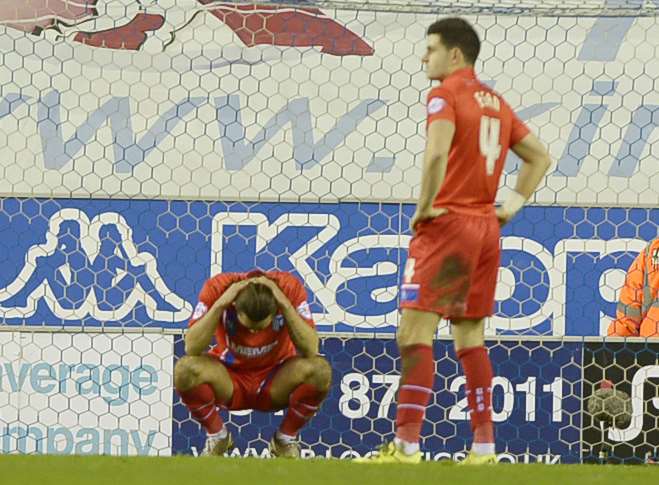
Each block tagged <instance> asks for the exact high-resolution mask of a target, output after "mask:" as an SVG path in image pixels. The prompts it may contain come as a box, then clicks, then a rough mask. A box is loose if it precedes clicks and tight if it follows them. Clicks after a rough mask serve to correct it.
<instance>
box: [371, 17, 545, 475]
mask: <svg viewBox="0 0 659 485" xmlns="http://www.w3.org/2000/svg"><path fill="white" fill-rule="evenodd" d="M479 51H480V40H479V38H478V35H477V33H476V31H475V30H474V28H473V27H472V26H471V25H470V24H469V23H468V22H466V21H465V20H463V19H460V18H447V19H443V20H440V21H438V22H435V23H434V24H433V25H431V26H430V28H429V29H428V32H427V48H426V53H425V55H424V57H423V60H422V61H423V64H425V66H426V74H427V76H428V78H429V79H430V80H438V81H441V85H440V86H437V87H434V88H433V89H431V90H430V93H429V95H428V102H427V124H426V130H427V141H426V149H425V156H424V162H423V173H422V175H421V192H420V195H419V201H418V204H417V208H416V213H415V214H414V217H413V219H412V223H411V226H412V231H413V233H414V236H413V238H412V240H411V242H410V248H409V255H408V259H407V265H406V267H405V271H404V275H403V282H402V285H401V293H400V301H401V307H402V309H403V311H402V316H401V322H400V326H399V328H398V335H397V340H398V347H399V349H400V355H401V363H402V375H401V379H400V388H399V391H398V408H397V412H396V438H395V439H394V441H393V442H391V443H385V444H384V445H383V446H382V448H381V449H380V454H379V455H377V456H374V457H371V458H370V459H361V460H359V461H360V462H367V463H418V462H419V461H420V460H421V453H420V451H419V435H420V432H421V425H422V423H423V419H424V414H425V410H426V406H427V405H428V402H429V401H430V398H431V396H432V394H433V382H434V377H435V376H434V373H435V362H434V359H433V352H432V343H433V337H434V335H435V332H436V331H437V325H438V324H439V321H440V318H441V317H444V318H446V319H448V320H449V321H450V322H451V331H452V334H453V339H454V342H455V351H456V353H457V357H458V360H459V361H460V365H461V366H462V370H463V372H464V374H465V377H466V395H467V403H468V405H469V410H470V418H471V427H472V430H473V433H474V442H473V446H472V448H471V451H470V453H469V455H468V457H467V458H466V459H465V461H463V462H462V463H464V464H485V463H494V462H495V447H494V427H493V424H492V365H491V363H490V358H489V355H488V353H487V349H486V348H485V340H484V328H485V326H484V319H485V317H488V316H490V315H492V313H493V311H494V295H495V288H496V283H497V274H498V270H499V252H500V250H499V239H500V233H499V227H500V225H503V224H505V223H507V222H508V221H510V219H512V218H513V217H514V215H515V214H516V213H517V212H518V211H519V210H520V209H521V208H522V206H523V205H524V203H525V202H526V200H527V199H528V198H529V197H531V195H532V194H533V192H534V191H535V190H536V188H537V187H538V185H539V183H540V181H541V180H542V179H543V178H544V175H545V173H546V172H547V170H548V168H549V166H550V165H551V160H550V158H549V155H548V153H547V151H546V150H545V148H544V147H543V146H542V145H541V144H540V142H539V141H538V139H537V138H536V137H535V136H534V135H533V134H531V133H530V132H529V130H528V128H527V127H526V126H525V125H524V123H522V121H520V119H519V118H518V117H517V116H516V115H515V113H514V112H513V110H512V109H511V108H510V106H508V104H507V103H506V102H505V100H504V99H503V98H502V97H501V96H500V95H499V94H498V93H496V92H495V91H493V90H492V89H490V88H489V87H488V86H487V85H485V84H483V83H481V82H480V81H479V80H478V79H477V78H476V74H475V73H474V62H475V61H476V58H477V57H478V53H479ZM509 147H510V148H512V150H513V151H514V152H515V153H516V154H517V155H518V156H519V157H520V158H521V159H522V160H523V161H524V163H523V165H522V168H521V170H520V172H519V175H518V176H517V184H516V187H515V190H514V191H513V192H512V195H511V196H510V197H509V199H508V200H506V202H505V203H504V204H503V207H501V208H499V209H496V210H495V207H494V202H495V196H496V193H497V188H498V185H499V178H500V176H501V172H502V170H503V166H504V163H505V160H506V154H507V152H508V148H509Z"/></svg>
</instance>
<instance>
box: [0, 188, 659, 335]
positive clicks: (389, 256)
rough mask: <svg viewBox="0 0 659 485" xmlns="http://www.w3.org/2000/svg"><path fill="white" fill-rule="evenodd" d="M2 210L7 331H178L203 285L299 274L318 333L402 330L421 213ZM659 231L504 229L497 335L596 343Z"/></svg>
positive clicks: (146, 204)
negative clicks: (414, 227)
mask: <svg viewBox="0 0 659 485" xmlns="http://www.w3.org/2000/svg"><path fill="white" fill-rule="evenodd" d="M1 202H2V204H1V209H0V230H2V234H3V238H2V241H1V242H0V268H1V269H0V322H2V323H6V324H20V325H57V326H101V325H102V326H125V327H136V326H137V327H150V326H154V327H163V328H182V327H185V325H186V322H187V320H188V318H189V316H190V314H191V312H192V308H193V307H194V305H195V303H196V299H197V294H198V292H199V290H200V288H201V286H202V285H203V283H204V281H205V280H206V278H208V277H209V276H210V275H211V274H213V273H216V272H220V271H246V270H249V269H252V268H254V267H260V268H262V269H266V270H268V269H278V270H284V271H291V272H293V273H294V274H296V275H298V276H299V277H300V278H301V279H302V280H303V281H304V282H305V285H306V288H307V291H308V293H309V299H310V303H311V309H312V312H313V314H314V318H315V320H316V322H317V323H318V328H319V329H320V330H321V331H325V332H336V331H342V332H346V331H348V332H355V331H356V332H373V331H377V332H393V331H394V329H395V326H396V324H397V321H398V311H397V307H398V282H399V281H400V277H401V272H402V268H404V263H405V260H406V257H407V246H408V244H409V239H410V233H409V229H408V225H409V218H410V216H411V215H412V213H413V210H414V206H413V205H412V204H379V203H348V202H346V203H332V204H292V203H286V204H284V203H253V204H251V203H242V202H241V203H221V202H217V203H208V202H202V201H195V202H182V201H144V200H111V201H108V200H52V199H47V200H41V199H3V200H1ZM658 220H659V210H657V209H621V208H613V209H602V208H596V209H582V208H561V207H527V208H525V209H524V210H523V211H522V212H521V214H520V215H519V216H518V217H517V218H516V219H515V220H514V222H513V223H512V224H510V225H509V226H507V227H505V228H504V230H503V235H502V242H501V245H502V263H501V271H500V281H499V286H498V289H497V303H496V313H495V315H494V317H493V318H492V319H491V322H490V325H491V326H492V327H493V328H494V329H495V330H494V331H496V333H498V334H513V335H514V334H536V335H548V336H549V335H554V336H561V335H575V336H582V335H586V336H588V335H600V334H601V333H602V329H603V328H605V324H606V322H607V321H608V320H610V319H611V317H613V316H614V314H615V305H616V299H617V298H616V291H617V290H618V289H619V287H618V284H617V283H616V284H613V283H610V281H614V282H621V281H622V280H621V277H622V278H624V272H625V270H626V269H627V267H628V266H629V264H630V263H631V261H632V260H633V258H634V257H635V255H636V254H637V252H638V251H639V250H640V249H642V248H643V246H644V245H645V244H646V241H648V240H650V239H652V238H654V237H656V235H657V234H656V233H657V221H658ZM614 273H615V274H617V279H615V278H608V277H609V276H610V275H611V274H614ZM621 275H622V276H621ZM607 278H608V279H607ZM607 319H608V320H607Z"/></svg>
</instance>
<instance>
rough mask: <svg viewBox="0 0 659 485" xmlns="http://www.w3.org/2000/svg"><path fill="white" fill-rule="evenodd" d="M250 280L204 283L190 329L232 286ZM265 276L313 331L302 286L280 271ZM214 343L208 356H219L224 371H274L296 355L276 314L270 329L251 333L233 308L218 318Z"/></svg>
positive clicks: (233, 277) (228, 276)
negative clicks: (273, 283) (226, 369)
mask: <svg viewBox="0 0 659 485" xmlns="http://www.w3.org/2000/svg"><path fill="white" fill-rule="evenodd" d="M252 276H254V274H253V273H220V274H218V275H216V276H213V277H212V278H210V279H208V280H206V283H204V286H203V288H202V289H201V293H200V294H199V303H197V306H196V308H195V310H194V313H193V315H192V318H191V319H190V323H189V326H190V327H191V326H192V325H194V324H195V322H197V321H198V320H199V319H200V318H201V317H203V316H204V314H206V312H207V311H208V309H209V308H210V307H211V306H212V305H213V303H215V301H216V300H217V299H218V298H219V297H220V296H221V295H222V293H223V292H224V291H226V290H227V288H229V286H230V285H231V284H232V283H235V282H237V281H241V280H244V279H246V278H249V277H252ZM265 276H267V277H268V278H270V279H272V280H273V281H275V282H276V283H277V285H278V286H279V288H280V289H281V290H282V292H283V293H284V294H285V295H286V296H287V297H288V299H289V300H290V301H291V303H292V304H293V306H294V307H295V308H296V309H297V311H298V313H299V314H300V316H301V317H302V318H303V319H304V320H305V321H306V322H307V323H308V324H309V325H310V326H312V327H313V326H314V322H313V319H312V317H311V310H310V309H309V304H308V303H307V292H306V290H305V289H304V286H303V285H302V282H301V281H300V280H299V279H297V278H296V277H295V276H293V275H291V274H290V273H284V272H279V271H272V272H266V273H265ZM215 342H216V344H215V346H214V347H213V349H212V350H211V351H210V354H212V355H216V356H218V357H219V358H220V360H221V361H222V362H223V363H224V364H225V365H226V366H227V367H231V368H232V369H236V370H251V369H263V368H267V367H273V366H275V365H277V364H278V363H280V362H282V361H283V360H286V359H288V358H289V357H293V356H295V355H296V353H297V352H296V350H295V345H293V341H292V340H291V337H290V335H289V333H288V327H287V325H286V323H285V321H284V317H283V315H281V314H279V313H278V314H277V315H275V318H274V319H273V321H272V324H271V325H270V326H268V327H267V328H265V329H263V330H261V331H259V332H255V333H253V332H250V331H249V330H248V329H247V328H246V327H244V326H243V325H242V324H240V322H238V318H237V316H236V309H235V308H234V306H233V305H231V306H230V307H229V308H227V309H226V310H225V311H224V313H223V315H222V316H221V319H220V322H219V325H218V326H217V330H216V332H215Z"/></svg>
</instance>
